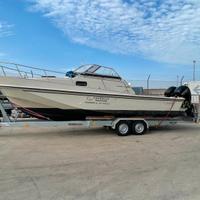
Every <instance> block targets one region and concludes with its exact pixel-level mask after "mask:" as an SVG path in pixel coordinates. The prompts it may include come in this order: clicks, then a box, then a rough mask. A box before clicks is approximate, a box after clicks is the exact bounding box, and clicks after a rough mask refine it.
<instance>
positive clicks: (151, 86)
mask: <svg viewBox="0 0 200 200" xmlns="http://www.w3.org/2000/svg"><path fill="white" fill-rule="evenodd" d="M188 81H189V80H183V79H177V80H153V79H149V78H148V79H147V80H128V82H129V83H130V84H131V86H132V87H133V89H134V91H135V92H136V94H147V95H163V94H164V92H165V90H166V89H167V88H169V87H171V86H175V87H178V86H180V85H182V84H184V83H185V82H188Z"/></svg>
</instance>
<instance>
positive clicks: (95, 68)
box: [74, 65, 120, 78]
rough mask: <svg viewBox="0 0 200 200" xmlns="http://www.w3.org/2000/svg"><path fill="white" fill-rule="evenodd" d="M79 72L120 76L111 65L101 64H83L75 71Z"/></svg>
mask: <svg viewBox="0 0 200 200" xmlns="http://www.w3.org/2000/svg"><path fill="white" fill-rule="evenodd" d="M74 72H75V73H79V74H89V75H97V76H98V75H100V76H109V77H119V78H120V76H119V75H118V73H117V72H116V71H115V70H114V69H112V68H109V67H103V66H100V65H83V66H81V67H79V68H78V69H76V70H75V71H74Z"/></svg>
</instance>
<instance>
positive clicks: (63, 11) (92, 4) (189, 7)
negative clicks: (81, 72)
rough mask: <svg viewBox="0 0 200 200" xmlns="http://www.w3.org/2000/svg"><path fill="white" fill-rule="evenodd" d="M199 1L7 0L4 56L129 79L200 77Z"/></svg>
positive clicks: (2, 18) (0, 14) (0, 11)
mask: <svg viewBox="0 0 200 200" xmlns="http://www.w3.org/2000/svg"><path fill="white" fill-rule="evenodd" d="M199 35H200V0H176V1H175V0H112V1H110V0H78V1H77V0H0V60H3V61H12V62H16V63H20V64H26V65H31V66H37V67H42V68H47V69H54V70H57V71H64V72H65V71H67V70H69V69H73V68H75V67H76V66H79V65H82V64H91V63H95V64H99V65H104V66H110V67H113V68H114V69H116V70H117V71H118V73H119V74H121V75H122V76H123V77H124V78H125V79H128V80H132V79H133V80H136V79H137V80H143V79H146V78H147V76H148V75H149V74H151V78H152V79H156V80H176V79H177V76H178V77H179V78H180V77H182V76H184V77H185V79H186V80H188V79H191V78H192V68H193V60H196V68H197V75H196V76H197V79H200V59H199V58H200V36H199Z"/></svg>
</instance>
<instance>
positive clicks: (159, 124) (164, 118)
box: [156, 98, 176, 128]
mask: <svg viewBox="0 0 200 200" xmlns="http://www.w3.org/2000/svg"><path fill="white" fill-rule="evenodd" d="M175 103H176V98H175V99H174V101H173V102H172V105H171V107H170V110H169V112H168V113H167V115H166V116H165V117H163V120H160V122H159V123H158V125H157V126H156V128H159V127H160V126H161V124H162V123H163V122H164V121H165V120H166V119H167V118H168V117H169V115H170V113H171V112H172V109H173V107H174V105H175Z"/></svg>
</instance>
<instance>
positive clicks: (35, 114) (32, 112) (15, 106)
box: [12, 103, 49, 120]
mask: <svg viewBox="0 0 200 200" xmlns="http://www.w3.org/2000/svg"><path fill="white" fill-rule="evenodd" d="M12 105H13V107H14V108H22V110H24V111H26V112H27V113H29V114H30V115H33V116H35V117H36V118H39V119H45V120H49V118H47V117H45V116H43V115H41V114H39V113H36V112H34V111H32V110H29V109H28V108H24V107H21V106H18V105H17V104H14V103H12Z"/></svg>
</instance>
